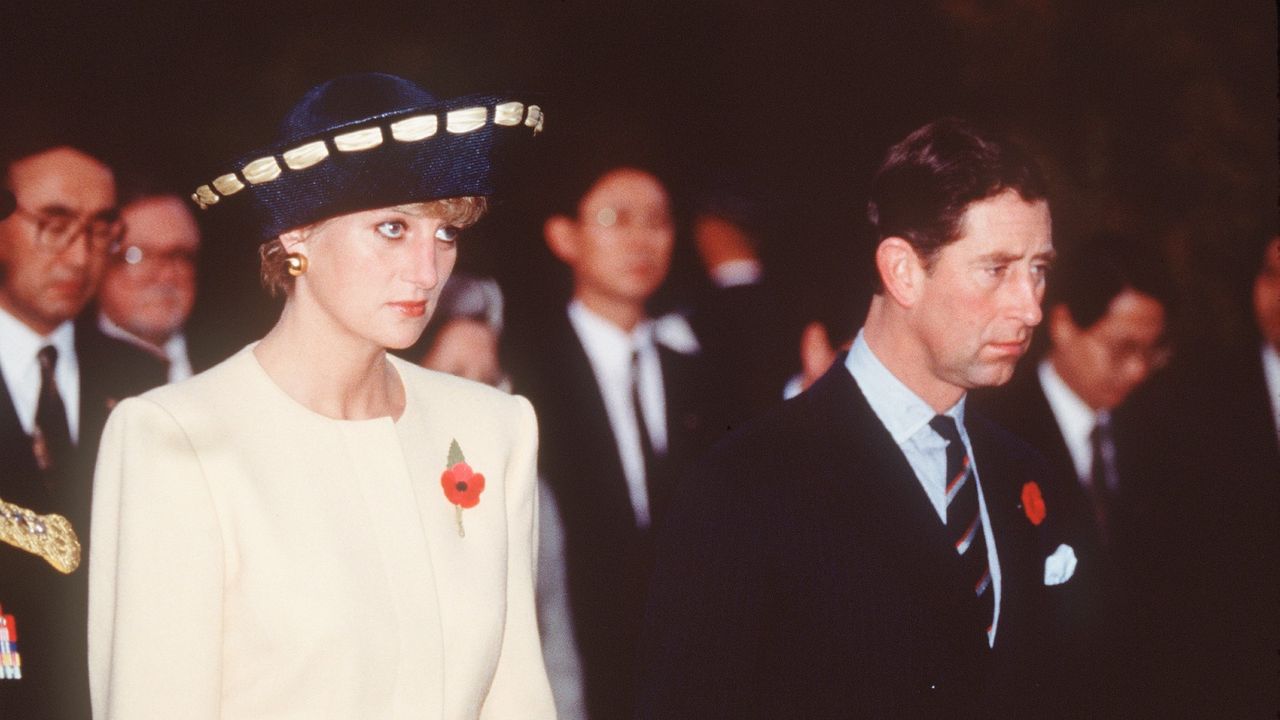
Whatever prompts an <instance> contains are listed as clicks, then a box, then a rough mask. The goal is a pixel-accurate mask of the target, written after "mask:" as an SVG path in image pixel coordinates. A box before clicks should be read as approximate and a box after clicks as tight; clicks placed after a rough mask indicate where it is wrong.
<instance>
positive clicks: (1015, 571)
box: [966, 413, 1047, 645]
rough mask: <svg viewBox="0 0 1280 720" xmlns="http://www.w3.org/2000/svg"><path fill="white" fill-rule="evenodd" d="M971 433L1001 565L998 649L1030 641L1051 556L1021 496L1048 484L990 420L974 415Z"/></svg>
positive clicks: (972, 415) (969, 428)
mask: <svg viewBox="0 0 1280 720" xmlns="http://www.w3.org/2000/svg"><path fill="white" fill-rule="evenodd" d="M966 427H967V429H968V431H969V438H970V441H971V442H972V443H973V450H974V455H975V457H976V462H977V466H978V472H979V477H980V482H981V483H982V493H983V498H984V500H985V501H986V506H987V516H988V517H989V518H990V520H991V532H992V534H993V535H994V536H995V543H996V554H997V557H998V558H999V561H1000V590H1001V593H1000V594H1001V598H1000V626H999V628H998V629H997V631H996V643H997V645H1008V644H1013V643H1017V642H1021V640H1022V638H1023V637H1024V636H1025V631H1024V627H1025V622H1026V620H1027V619H1028V618H1029V616H1028V614H1027V611H1028V609H1029V608H1030V605H1031V603H1030V597H1029V596H1030V595H1031V594H1032V593H1034V592H1035V591H1036V589H1037V588H1039V587H1040V586H1041V585H1042V583H1043V578H1042V576H1041V574H1042V569H1041V564H1040V562H1041V558H1043V557H1044V556H1045V555H1047V551H1045V550H1044V549H1042V548H1041V547H1040V541H1039V534H1038V533H1037V532H1036V528H1035V526H1034V525H1032V524H1031V521H1030V519H1029V518H1028V516H1027V512H1026V508H1024V507H1023V504H1022V490H1023V488H1024V487H1025V485H1026V484H1027V483H1030V482H1036V483H1037V484H1040V483H1042V482H1044V480H1045V479H1044V478H1036V477H1031V476H1030V475H1029V474H1028V471H1027V469H1026V468H1025V466H1023V465H1022V464H1021V463H1018V462H1016V461H1015V460H1014V459H1013V458H1012V457H1011V455H1010V448H1009V447H1008V444H1007V443H1005V442H1003V441H1002V439H1001V438H1000V437H998V436H997V434H996V432H997V431H996V429H995V427H994V426H993V425H991V424H990V422H988V421H987V420H986V419H985V418H983V417H981V416H980V415H978V414H977V413H971V414H970V416H969V418H968V422H966Z"/></svg>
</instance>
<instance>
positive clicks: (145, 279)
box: [98, 195, 200, 345]
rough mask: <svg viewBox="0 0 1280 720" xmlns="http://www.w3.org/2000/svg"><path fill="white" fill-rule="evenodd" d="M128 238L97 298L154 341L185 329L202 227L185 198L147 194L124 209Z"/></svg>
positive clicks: (192, 299) (158, 342)
mask: <svg viewBox="0 0 1280 720" xmlns="http://www.w3.org/2000/svg"><path fill="white" fill-rule="evenodd" d="M121 217H122V218H123V220H124V225H125V231H124V238H123V239H122V241H121V243H120V248H119V251H118V252H116V253H115V254H114V255H113V256H112V257H111V260H110V262H109V263H108V264H107V271H106V275H105V276H104V277H103V280H102V289H101V290H100V291H99V292H98V303H99V304H100V305H101V307H102V311H103V312H104V313H106V315H107V317H109V318H111V321H112V322H114V323H115V324H117V325H119V326H120V327H122V328H124V329H125V330H128V331H129V332H131V333H133V334H134V335H137V336H138V337H140V338H143V339H144V340H147V341H149V342H151V343H153V344H155V345H163V344H164V343H165V341H166V340H168V339H169V337H170V336H172V335H173V334H174V333H175V332H177V331H178V330H179V329H181V328H182V325H183V323H185V322H186V321H187V316H188V315H189V314H190V313H191V306H192V304H193V303H194V302H195V298H196V266H195V255H196V250H197V249H198V248H199V247H200V230H199V228H197V227H196V222H195V219H194V218H192V217H191V212H190V211H189V210H187V207H186V205H185V204H184V203H183V201H182V200H180V199H178V198H176V197H172V196H167V195H165V196H156V197H148V198H143V199H141V200H139V201H137V202H134V203H130V204H129V205H126V206H125V207H124V209H123V210H122V211H121Z"/></svg>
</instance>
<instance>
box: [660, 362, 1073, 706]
mask: <svg viewBox="0 0 1280 720" xmlns="http://www.w3.org/2000/svg"><path fill="white" fill-rule="evenodd" d="M967 416H968V417H967V419H966V427H967V429H968V433H969V437H970V441H971V443H972V445H973V450H974V454H975V456H976V462H977V465H978V467H979V468H981V482H982V488H983V493H984V497H985V500H986V504H987V510H988V514H989V516H990V519H991V526H992V532H993V534H994V536H995V544H996V548H997V551H998V553H999V559H1000V568H1001V576H1002V583H1001V585H1002V586H1001V590H1002V592H1001V595H1002V597H1001V605H1000V620H999V627H998V630H997V635H996V638H995V646H994V649H991V648H989V647H988V644H987V640H986V636H985V633H984V632H983V631H982V628H983V627H984V626H985V625H984V624H983V622H982V621H981V619H980V618H976V617H973V616H971V613H972V612H973V607H974V606H973V603H972V602H971V601H970V600H969V598H971V597H972V595H971V593H972V589H971V587H968V584H967V583H966V582H965V581H964V580H963V575H962V573H961V570H960V564H959V560H958V556H957V555H956V553H955V550H954V547H953V545H952V542H951V540H950V539H949V538H948V537H947V534H946V530H945V525H944V524H943V523H942V522H941V521H940V520H939V518H938V516H937V513H936V511H935V510H934V508H933V506H932V505H931V504H930V502H929V499H928V497H927V496H926V494H925V492H924V490H923V488H922V487H921V486H920V483H919V481H918V480H917V479H916V477H915V474H914V472H913V471H912V469H911V466H910V465H909V464H908V462H907V459H906V457H905V456H904V455H903V453H902V451H901V450H900V449H899V448H898V446H897V445H896V443H894V441H893V438H892V437H891V436H890V434H889V432H888V431H887V430H886V429H885V427H884V426H883V424H881V422H880V421H879V419H878V418H877V417H876V415H875V413H874V411H873V410H872V409H871V407H870V406H869V405H868V404H867V401H866V399H865V397H864V396H863V394H862V392H861V390H860V389H859V388H858V385H857V383H856V382H855V381H854V379H853V377H852V376H851V375H850V374H849V372H848V370H847V369H846V368H845V367H844V365H843V363H837V364H836V365H835V366H834V367H833V368H832V369H831V370H830V371H829V372H828V373H827V374H826V375H825V376H824V377H823V378H822V379H820V380H819V381H818V382H817V383H815V384H814V386H813V387H812V388H811V389H810V390H809V391H808V392H806V393H804V394H802V395H800V396H799V397H797V398H795V399H793V400H791V401H788V402H787V403H786V404H784V405H783V406H782V407H781V408H779V409H778V410H777V411H776V412H773V413H772V414H770V415H767V416H765V417H763V418H761V419H760V420H759V421H757V422H755V423H753V424H751V425H748V426H747V427H746V428H744V429H743V431H741V432H737V433H734V435H732V436H731V437H730V438H728V439H727V440H725V441H724V442H722V443H721V444H720V445H719V446H718V447H717V448H716V449H715V450H714V451H713V452H712V453H711V455H710V456H709V457H708V459H707V460H706V461H705V462H704V463H702V464H701V466H700V468H699V469H698V470H697V471H695V472H694V473H692V474H691V475H689V476H688V477H687V478H686V479H685V480H684V481H683V483H682V484H681V486H680V488H679V490H678V492H677V494H676V496H675V498H674V501H673V503H672V507H671V511H670V516H669V518H668V522H667V523H666V525H665V526H664V527H663V528H660V532H659V539H658V551H657V561H656V568H655V573H654V578H653V582H652V592H651V595H650V601H649V607H648V613H647V616H646V623H645V635H646V636H645V640H644V642H645V651H644V655H643V658H644V659H643V666H642V674H641V679H640V713H639V717H641V718H646V719H649V718H652V719H654V720H656V719H658V718H662V719H663V720H671V719H678V718H771V719H773V718H784V717H785V718H793V717H794V718H806V719H821V718H847V717H869V718H875V717H895V718H900V717H983V716H991V717H1030V716H1034V715H1036V714H1037V712H1036V708H1037V703H1038V702H1039V701H1041V700H1042V699H1043V696H1042V694H1041V693H1042V681H1043V677H1042V668H1043V656H1044V654H1045V653H1046V651H1049V650H1050V648H1048V647H1046V642H1047V638H1046V636H1045V635H1044V633H1043V631H1042V627H1043V626H1042V621H1043V612H1042V604H1043V601H1044V597H1045V594H1044V586H1043V572H1044V559H1045V557H1046V556H1047V555H1048V553H1050V552H1052V549H1053V547H1056V543H1055V542H1054V541H1053V540H1052V539H1051V538H1049V537H1046V536H1045V535H1044V533H1043V532H1042V527H1037V526H1036V525H1033V524H1032V522H1031V520H1030V519H1029V516H1028V514H1027V513H1026V512H1025V511H1024V508H1023V507H1022V506H1021V495H1022V488H1023V487H1024V485H1025V484H1026V483H1028V482H1036V481H1037V480H1039V479H1040V478H1041V477H1042V475H1041V473H1042V472H1043V465H1042V464H1041V461H1040V460H1039V456H1038V455H1036V454H1035V453H1034V452H1033V451H1031V450H1030V449H1029V448H1028V447H1027V446H1025V444H1023V443H1021V442H1019V441H1018V440H1016V439H1015V438H1013V437H1012V436H1010V435H1009V434H1007V433H1005V432H1004V431H1003V430H1001V429H999V428H998V427H996V426H995V425H993V424H991V423H989V422H987V421H985V420H984V419H983V418H982V417H981V416H980V415H978V414H976V413H967ZM1048 512H1049V513H1050V514H1052V513H1053V512H1054V508H1052V507H1050V508H1048ZM1051 546H1052V547H1051Z"/></svg>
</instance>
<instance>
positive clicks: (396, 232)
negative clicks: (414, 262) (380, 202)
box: [377, 220, 405, 240]
mask: <svg viewBox="0 0 1280 720" xmlns="http://www.w3.org/2000/svg"><path fill="white" fill-rule="evenodd" d="M377 230H378V234H379V235H381V236H382V237H384V238H388V239H390V240H399V239H400V238H402V237H404V231H405V227H404V223H402V222H400V221H399V220H387V221H386V222H380V223H378V228H377Z"/></svg>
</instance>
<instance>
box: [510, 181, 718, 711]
mask: <svg viewBox="0 0 1280 720" xmlns="http://www.w3.org/2000/svg"><path fill="white" fill-rule="evenodd" d="M582 175H583V177H584V178H586V179H585V180H583V181H582V183H581V184H582V187H581V189H579V190H576V191H574V192H572V194H571V195H572V197H573V199H572V201H569V200H568V199H566V202H567V203H568V206H567V207H566V209H565V210H564V211H563V212H560V213H558V214H556V215H554V216H552V217H551V218H550V219H548V220H547V221H546V223H545V226H544V234H545V237H546V241H547V244H548V245H549V247H550V248H551V250H552V252H553V253H554V254H555V255H556V257H557V258H559V259H560V260H561V261H563V262H564V263H565V264H566V265H567V266H569V268H570V269H571V270H572V274H573V299H572V301H571V302H570V303H569V305H568V307H567V308H564V309H562V310H560V311H559V312H557V313H555V315H554V316H553V317H551V318H549V319H548V320H547V321H546V322H543V323H539V324H538V325H537V327H536V332H535V333H532V337H526V338H524V339H523V341H521V340H520V339H519V338H518V339H517V340H516V341H515V342H516V344H517V347H518V348H519V349H520V352H519V353H518V354H517V355H516V356H514V357H513V360H512V362H511V370H512V376H513V380H514V385H515V390H516V391H517V392H519V393H521V394H524V395H527V396H528V397H529V399H530V400H531V401H532V402H533V405H534V407H535V409H536V410H537V413H538V421H539V427H540V433H539V434H540V451H539V460H540V469H541V473H542V477H543V480H544V482H545V483H547V485H548V486H549V488H550V490H551V495H552V497H553V498H554V500H555V502H556V504H557V506H558V509H559V515H560V517H561V519H562V521H563V537H564V554H565V562H566V571H567V580H568V590H569V607H570V611H571V614H572V620H573V627H574V631H575V635H576V638H577V643H578V647H579V651H580V654H581V666H582V672H583V677H582V689H583V693H584V695H585V705H586V709H587V715H588V717H590V718H592V720H609V719H611V718H629V717H631V716H632V713H633V710H634V704H633V697H634V672H635V654H636V642H637V635H638V632H639V625H640V620H641V616H642V613H643V605H644V596H645V592H646V588H647V583H648V578H649V569H650V565H651V559H652V548H651V540H650V533H651V528H653V527H654V526H656V525H657V524H658V523H659V522H661V520H662V519H663V517H664V515H665V513H666V511H667V509H668V506H669V502H670V494H671V487H672V481H673V478H674V474H675V472H677V471H678V470H679V469H680V468H681V467H683V466H684V465H686V464H687V463H688V462H689V461H690V460H691V459H692V458H693V457H694V456H695V455H696V454H697V453H699V452H700V451H702V450H704V449H705V448H706V447H707V446H708V445H709V442H708V441H707V440H706V435H707V433H709V432H711V431H713V426H712V425H711V421H710V419H709V418H708V415H707V413H708V407H709V405H710V404H711V401H710V400H705V401H704V399H703V398H704V397H706V396H707V394H708V388H709V387H710V386H711V383H710V381H709V378H708V377H707V376H706V372H705V369H704V368H703V367H702V365H701V361H700V359H699V357H698V352H697V351H698V345H697V341H696V338H695V337H694V336H693V333H692V331H691V330H690V329H689V327H688V325H687V324H686V323H684V322H683V321H682V320H681V319H679V318H677V317H674V316H666V317H662V318H653V317H650V316H649V314H648V311H647V309H646V303H647V302H648V301H649V299H650V298H651V297H652V296H653V294H654V293H655V291H657V290H658V288H659V286H660V285H661V284H662V282H663V280H664V279H665V277H666V275H667V271H668V268H669V265H670V260H671V253H672V247H673V244H674V228H673V220H672V216H671V207H670V200H669V197H668V195H667V191H666V188H665V187H664V186H663V184H662V183H661V182H660V181H659V180H658V179H657V177H656V176H655V175H654V174H653V173H651V172H649V171H648V170H644V169H641V168H639V167H631V166H626V165H622V166H611V167H605V168H603V169H602V170H600V171H598V172H585V171H584V172H583V173H582ZM566 194H567V195H568V194H569V193H566ZM512 331H513V333H517V334H518V333H519V329H517V328H514V327H513V329H512ZM526 334H527V335H528V334H529V333H526ZM552 682H553V687H554V686H556V685H558V684H559V680H558V679H557V678H553V679H552Z"/></svg>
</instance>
